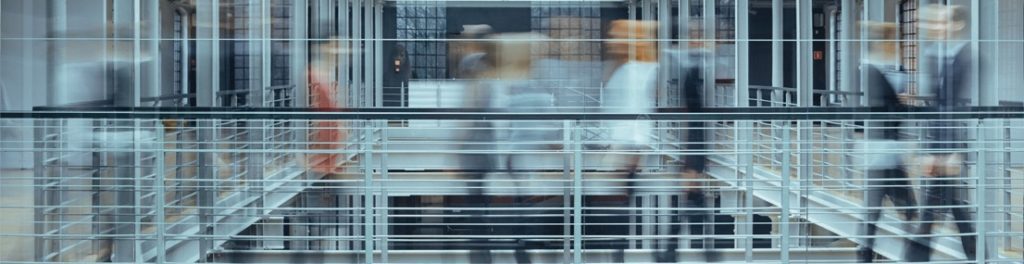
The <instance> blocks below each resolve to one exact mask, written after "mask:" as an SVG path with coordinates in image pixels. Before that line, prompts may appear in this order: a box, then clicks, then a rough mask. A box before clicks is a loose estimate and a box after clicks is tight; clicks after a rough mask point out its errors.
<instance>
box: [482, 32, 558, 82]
mask: <svg viewBox="0 0 1024 264" xmlns="http://www.w3.org/2000/svg"><path fill="white" fill-rule="evenodd" d="M491 40H492V44H491V45H488V46H490V47H491V48H490V51H489V52H488V54H489V56H490V57H491V59H492V60H493V63H494V65H495V66H494V70H495V72H494V76H493V77H497V78H502V79H521V78H528V77H529V73H530V69H531V66H532V63H533V56H532V52H533V50H534V47H538V46H540V45H542V44H543V43H545V42H546V41H547V37H546V36H544V35H542V34H538V33H506V34H497V35H494V36H493V37H492V38H491Z"/></svg>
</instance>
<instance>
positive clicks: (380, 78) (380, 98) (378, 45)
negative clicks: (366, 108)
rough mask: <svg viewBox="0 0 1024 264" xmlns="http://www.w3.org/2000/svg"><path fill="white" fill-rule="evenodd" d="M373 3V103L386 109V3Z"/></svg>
mask: <svg viewBox="0 0 1024 264" xmlns="http://www.w3.org/2000/svg"><path fill="white" fill-rule="evenodd" d="M373 3H374V4H373V29H374V30H373V31H374V32H373V43H374V45H373V87H374V92H373V94H374V97H373V102H374V106H376V107H384V40H383V39H384V1H373ZM385 262H386V261H385Z"/></svg>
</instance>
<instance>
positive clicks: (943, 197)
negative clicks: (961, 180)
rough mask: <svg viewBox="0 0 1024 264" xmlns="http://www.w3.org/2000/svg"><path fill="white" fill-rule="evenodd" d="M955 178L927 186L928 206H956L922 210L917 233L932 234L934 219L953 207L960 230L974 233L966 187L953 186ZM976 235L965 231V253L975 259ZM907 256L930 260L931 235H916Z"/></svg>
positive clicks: (933, 181)
mask: <svg viewBox="0 0 1024 264" xmlns="http://www.w3.org/2000/svg"><path fill="white" fill-rule="evenodd" d="M957 183H958V182H957V181H954V180H932V181H931V182H929V183H928V184H929V185H930V186H928V187H926V188H925V193H924V194H925V200H924V205H925V206H956V207H953V208H928V209H925V210H924V212H923V213H922V214H921V226H920V227H919V228H918V230H917V233H916V234H917V235H919V236H921V235H931V234H932V222H933V221H935V219H937V218H939V217H940V215H939V214H940V213H943V212H945V210H946V209H949V210H951V211H952V213H953V220H954V221H956V227H957V229H958V230H959V231H960V234H967V233H973V232H974V227H973V226H972V224H971V216H970V212H969V211H968V210H967V208H965V207H966V206H967V205H968V204H967V201H965V200H964V199H963V198H964V197H962V196H963V192H964V191H965V190H964V189H963V188H962V187H956V186H953V185H955V184H957ZM975 239H976V237H975V235H961V236H960V241H961V242H962V243H963V247H964V253H965V254H966V255H967V258H968V259H970V260H974V259H975V249H976V247H975ZM904 252H906V254H907V256H906V260H907V261H911V262H927V261H929V260H930V259H931V253H932V248H931V237H916V238H914V239H913V241H912V242H911V243H910V244H908V246H907V250H906V251H904Z"/></svg>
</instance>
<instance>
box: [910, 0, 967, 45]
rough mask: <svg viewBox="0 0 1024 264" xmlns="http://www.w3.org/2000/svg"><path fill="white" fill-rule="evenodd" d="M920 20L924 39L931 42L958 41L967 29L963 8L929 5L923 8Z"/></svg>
mask: <svg viewBox="0 0 1024 264" xmlns="http://www.w3.org/2000/svg"><path fill="white" fill-rule="evenodd" d="M918 19H919V22H918V26H919V27H920V28H921V36H922V38H925V39H929V40H948V39H958V38H961V37H962V34H963V32H964V29H966V28H967V17H966V11H964V8H963V7H961V6H955V5H941V4H932V5H927V6H925V7H923V8H921V11H920V13H919V15H918Z"/></svg>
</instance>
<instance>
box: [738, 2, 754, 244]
mask: <svg viewBox="0 0 1024 264" xmlns="http://www.w3.org/2000/svg"><path fill="white" fill-rule="evenodd" d="M735 4H736V6H735V12H736V13H735V17H736V25H735V28H736V57H735V64H734V65H736V69H735V70H736V96H735V98H736V107H749V104H750V103H749V102H750V78H749V70H750V68H749V66H748V65H749V52H750V13H749V12H748V11H749V9H750V3H749V2H747V1H736V2H735ZM751 123H752V122H751V121H740V122H737V125H736V129H735V133H736V135H735V137H736V139H737V142H736V145H735V146H734V148H735V149H736V155H737V157H736V160H737V161H738V164H737V170H736V180H740V179H746V180H742V181H740V184H741V186H743V187H744V189H745V192H744V193H745V195H746V196H745V198H744V199H743V202H744V203H743V204H744V207H745V208H744V210H743V211H744V212H745V214H744V216H743V217H742V218H744V219H745V221H744V222H743V224H742V225H738V226H737V228H736V229H737V231H741V233H740V232H738V233H740V234H739V235H746V236H747V237H746V238H742V239H737V244H738V245H739V246H740V247H741V248H745V249H746V250H745V252H744V259H745V260H746V261H748V262H749V261H753V246H754V243H753V242H754V241H753V230H754V225H753V219H754V215H753V209H752V206H751V205H752V202H753V192H754V190H753V186H752V184H753V182H752V181H750V179H752V175H753V166H754V165H753V153H751V150H752V147H753V146H752V144H750V141H751V139H752V137H753V135H752V134H751V133H752V130H751V126H752V125H751ZM743 152H746V153H743ZM744 165H745V166H746V171H745V172H742V175H741V172H740V170H739V166H744Z"/></svg>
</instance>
